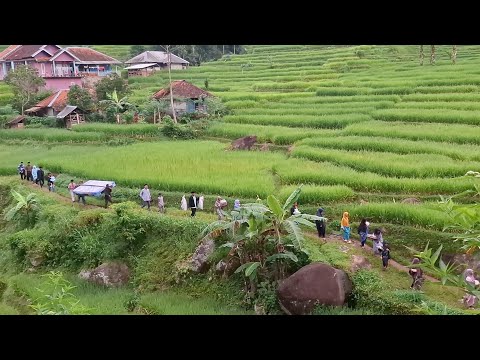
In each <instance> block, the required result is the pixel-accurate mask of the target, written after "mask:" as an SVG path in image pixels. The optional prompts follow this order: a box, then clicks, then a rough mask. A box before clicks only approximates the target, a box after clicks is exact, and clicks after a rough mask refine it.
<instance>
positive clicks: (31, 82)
mask: <svg viewBox="0 0 480 360" xmlns="http://www.w3.org/2000/svg"><path fill="white" fill-rule="evenodd" d="M5 82H6V83H7V84H9V85H10V86H11V87H12V90H13V95H14V102H15V105H17V106H18V108H19V110H21V112H22V115H23V114H24V110H25V106H27V105H30V104H31V102H32V101H33V100H34V99H35V95H36V94H37V92H38V90H39V89H40V87H43V86H44V85H45V80H44V79H42V78H41V77H40V76H38V75H37V70H35V69H34V68H32V67H30V66H24V65H22V66H18V67H16V68H15V69H14V70H12V71H10V72H9V73H8V74H7V76H6V77H5Z"/></svg>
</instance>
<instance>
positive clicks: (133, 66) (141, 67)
mask: <svg viewBox="0 0 480 360" xmlns="http://www.w3.org/2000/svg"><path fill="white" fill-rule="evenodd" d="M155 65H157V63H150V64H136V65H132V66H129V67H126V68H125V70H135V69H145V68H148V67H150V66H155Z"/></svg>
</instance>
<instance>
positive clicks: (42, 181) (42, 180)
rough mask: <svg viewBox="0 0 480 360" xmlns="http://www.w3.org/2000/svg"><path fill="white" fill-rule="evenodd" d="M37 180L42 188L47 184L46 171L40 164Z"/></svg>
mask: <svg viewBox="0 0 480 360" xmlns="http://www.w3.org/2000/svg"><path fill="white" fill-rule="evenodd" d="M37 181H38V183H39V184H40V188H41V189H42V188H43V185H44V184H45V172H44V171H43V168H42V167H41V166H40V167H39V168H38V171H37Z"/></svg>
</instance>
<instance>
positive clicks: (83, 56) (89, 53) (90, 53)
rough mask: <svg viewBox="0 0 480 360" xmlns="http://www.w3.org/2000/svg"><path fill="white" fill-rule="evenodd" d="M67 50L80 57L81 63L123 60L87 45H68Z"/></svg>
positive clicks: (116, 62)
mask: <svg viewBox="0 0 480 360" xmlns="http://www.w3.org/2000/svg"><path fill="white" fill-rule="evenodd" d="M66 50H68V52H70V53H71V54H72V55H74V56H76V57H77V58H78V59H80V63H84V62H88V63H92V64H121V62H120V61H118V60H117V59H114V58H113V57H111V56H108V55H105V54H103V53H101V52H100V51H97V50H93V49H90V48H87V47H74V46H72V47H67V48H66Z"/></svg>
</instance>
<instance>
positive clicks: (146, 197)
mask: <svg viewBox="0 0 480 360" xmlns="http://www.w3.org/2000/svg"><path fill="white" fill-rule="evenodd" d="M140 197H141V198H142V200H143V204H142V209H143V208H144V207H145V206H147V207H148V210H150V202H151V201H152V197H151V196H150V189H149V188H148V185H147V184H145V185H144V186H143V189H142V191H140Z"/></svg>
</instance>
